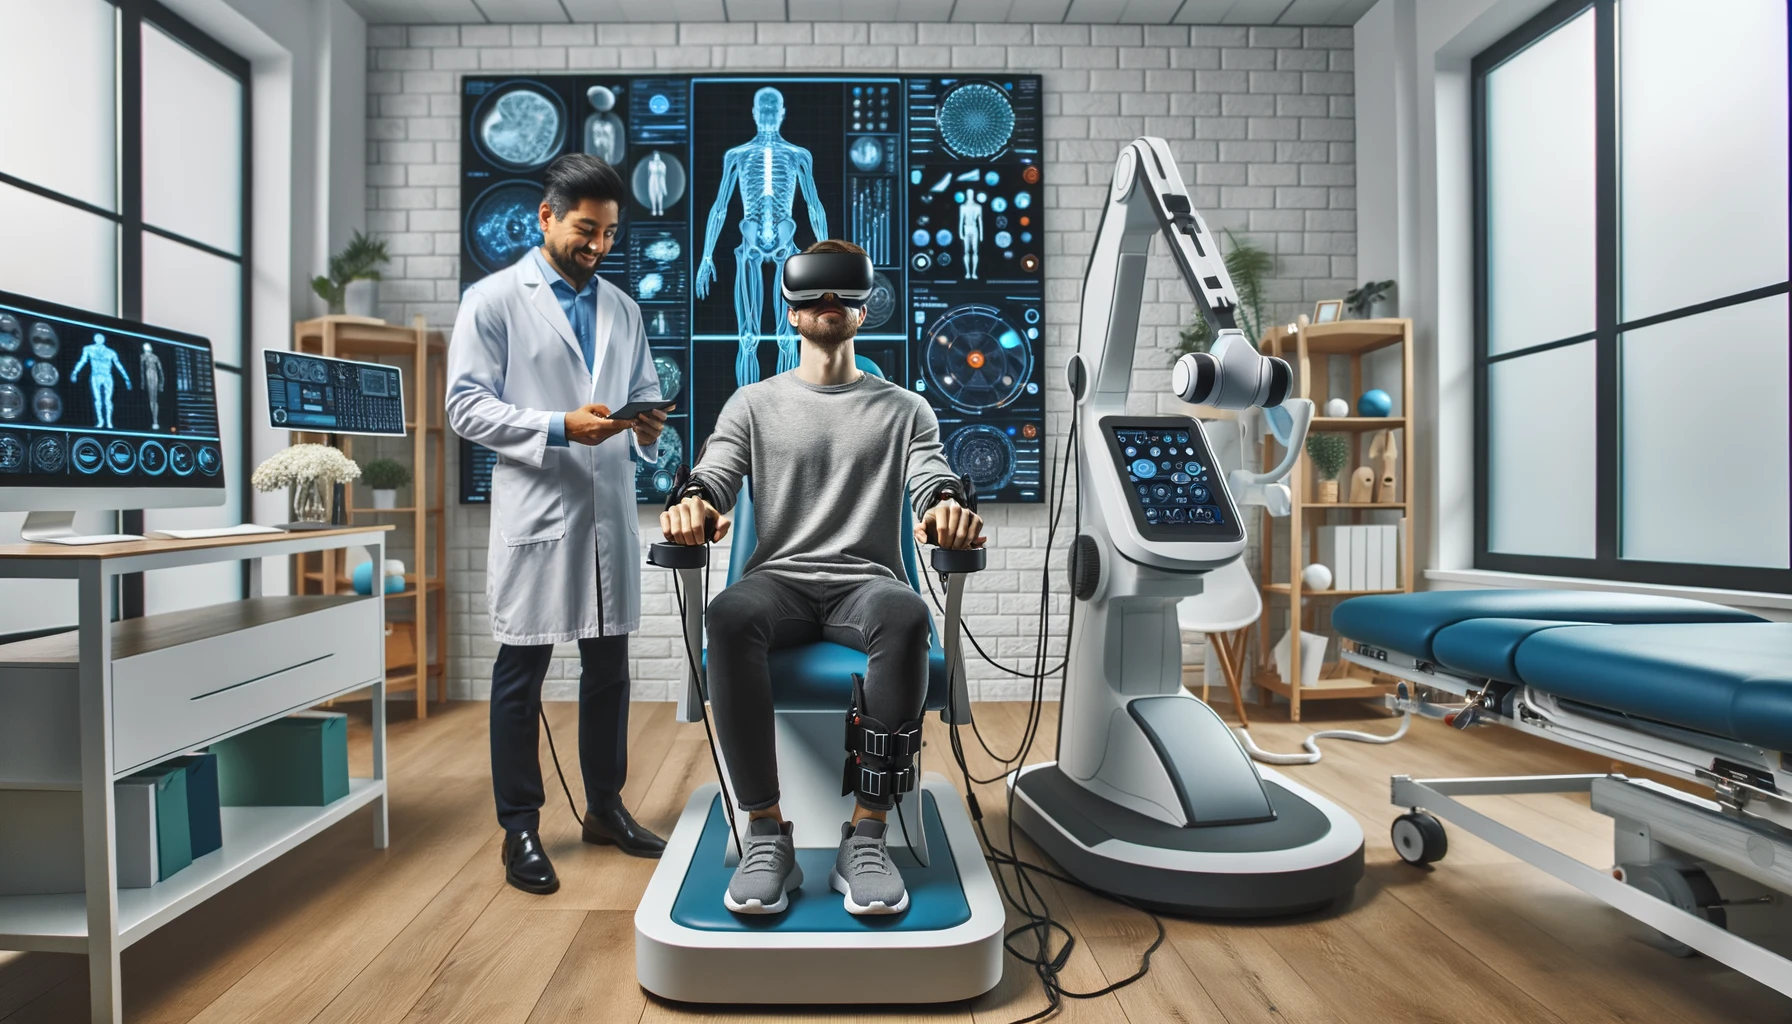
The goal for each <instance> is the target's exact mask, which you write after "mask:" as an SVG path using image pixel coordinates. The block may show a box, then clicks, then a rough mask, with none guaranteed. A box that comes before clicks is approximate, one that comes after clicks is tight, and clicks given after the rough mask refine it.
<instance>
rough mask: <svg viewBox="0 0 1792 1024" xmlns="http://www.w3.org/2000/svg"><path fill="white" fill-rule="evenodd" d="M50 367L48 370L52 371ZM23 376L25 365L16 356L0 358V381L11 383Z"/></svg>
mask: <svg viewBox="0 0 1792 1024" xmlns="http://www.w3.org/2000/svg"><path fill="white" fill-rule="evenodd" d="M55 368H56V367H54V366H52V367H50V369H52V370H54V369H55ZM24 375H25V364H24V363H21V362H19V357H18V356H0V381H6V382H8V383H11V382H13V381H16V380H18V379H19V378H20V377H23V376H24Z"/></svg>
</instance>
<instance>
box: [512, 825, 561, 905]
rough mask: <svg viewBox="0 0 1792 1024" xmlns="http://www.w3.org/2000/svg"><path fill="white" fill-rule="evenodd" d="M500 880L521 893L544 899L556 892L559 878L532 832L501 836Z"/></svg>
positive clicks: (537, 837) (525, 830) (534, 833)
mask: <svg viewBox="0 0 1792 1024" xmlns="http://www.w3.org/2000/svg"><path fill="white" fill-rule="evenodd" d="M503 857H504V880H505V881H506V882H509V883H510V884H511V885H514V886H516V887H517V888H518V889H521V890H523V891H524V892H532V893H534V894H536V895H537V896H546V895H547V894H548V893H551V892H554V891H556V890H558V889H559V888H560V876H559V875H556V874H554V865H553V863H552V862H550V861H549V860H548V854H547V851H546V850H543V849H542V848H541V834H540V833H539V832H536V831H535V830H534V829H524V830H523V831H521V832H506V833H504V851H503Z"/></svg>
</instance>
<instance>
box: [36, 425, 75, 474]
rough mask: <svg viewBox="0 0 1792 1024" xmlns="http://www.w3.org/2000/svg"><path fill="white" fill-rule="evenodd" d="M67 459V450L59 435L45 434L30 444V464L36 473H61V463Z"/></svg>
mask: <svg viewBox="0 0 1792 1024" xmlns="http://www.w3.org/2000/svg"><path fill="white" fill-rule="evenodd" d="M67 457H68V448H67V447H66V446H65V445H64V444H63V443H62V435H60V434H45V435H44V436H42V437H40V438H38V439H37V440H36V441H33V442H32V443H31V464H32V465H33V466H36V467H37V469H38V472H41V473H60V472H62V463H63V460H65V459H66V458H67Z"/></svg>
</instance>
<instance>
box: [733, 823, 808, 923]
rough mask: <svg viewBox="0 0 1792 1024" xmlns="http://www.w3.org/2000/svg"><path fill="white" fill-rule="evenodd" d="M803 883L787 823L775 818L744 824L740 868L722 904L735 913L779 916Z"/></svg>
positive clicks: (736, 871)
mask: <svg viewBox="0 0 1792 1024" xmlns="http://www.w3.org/2000/svg"><path fill="white" fill-rule="evenodd" d="M802 884H803V869H802V868H800V867H798V866H797V863H796V844H795V843H793V842H792V841H791V839H790V823H789V822H788V821H786V822H783V823H782V824H780V823H779V822H778V820H777V819H776V818H754V819H753V820H752V821H749V822H747V837H746V840H745V841H744V842H743V843H742V844H741V858H740V866H739V867H737V868H735V869H734V877H733V878H732V879H729V881H728V890H727V891H726V892H724V893H722V904H723V905H724V906H726V907H727V908H728V909H729V910H732V911H734V912H735V913H736V914H781V913H783V912H784V908H786V907H788V906H790V894H791V893H792V892H794V891H796V890H797V889H798V888H799V887H801V886H802Z"/></svg>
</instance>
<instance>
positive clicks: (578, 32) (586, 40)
mask: <svg viewBox="0 0 1792 1024" xmlns="http://www.w3.org/2000/svg"><path fill="white" fill-rule="evenodd" d="M596 42H597V26H596V25H554V24H547V25H542V26H541V45H543V46H591V45H593V44H595V43H596Z"/></svg>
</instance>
